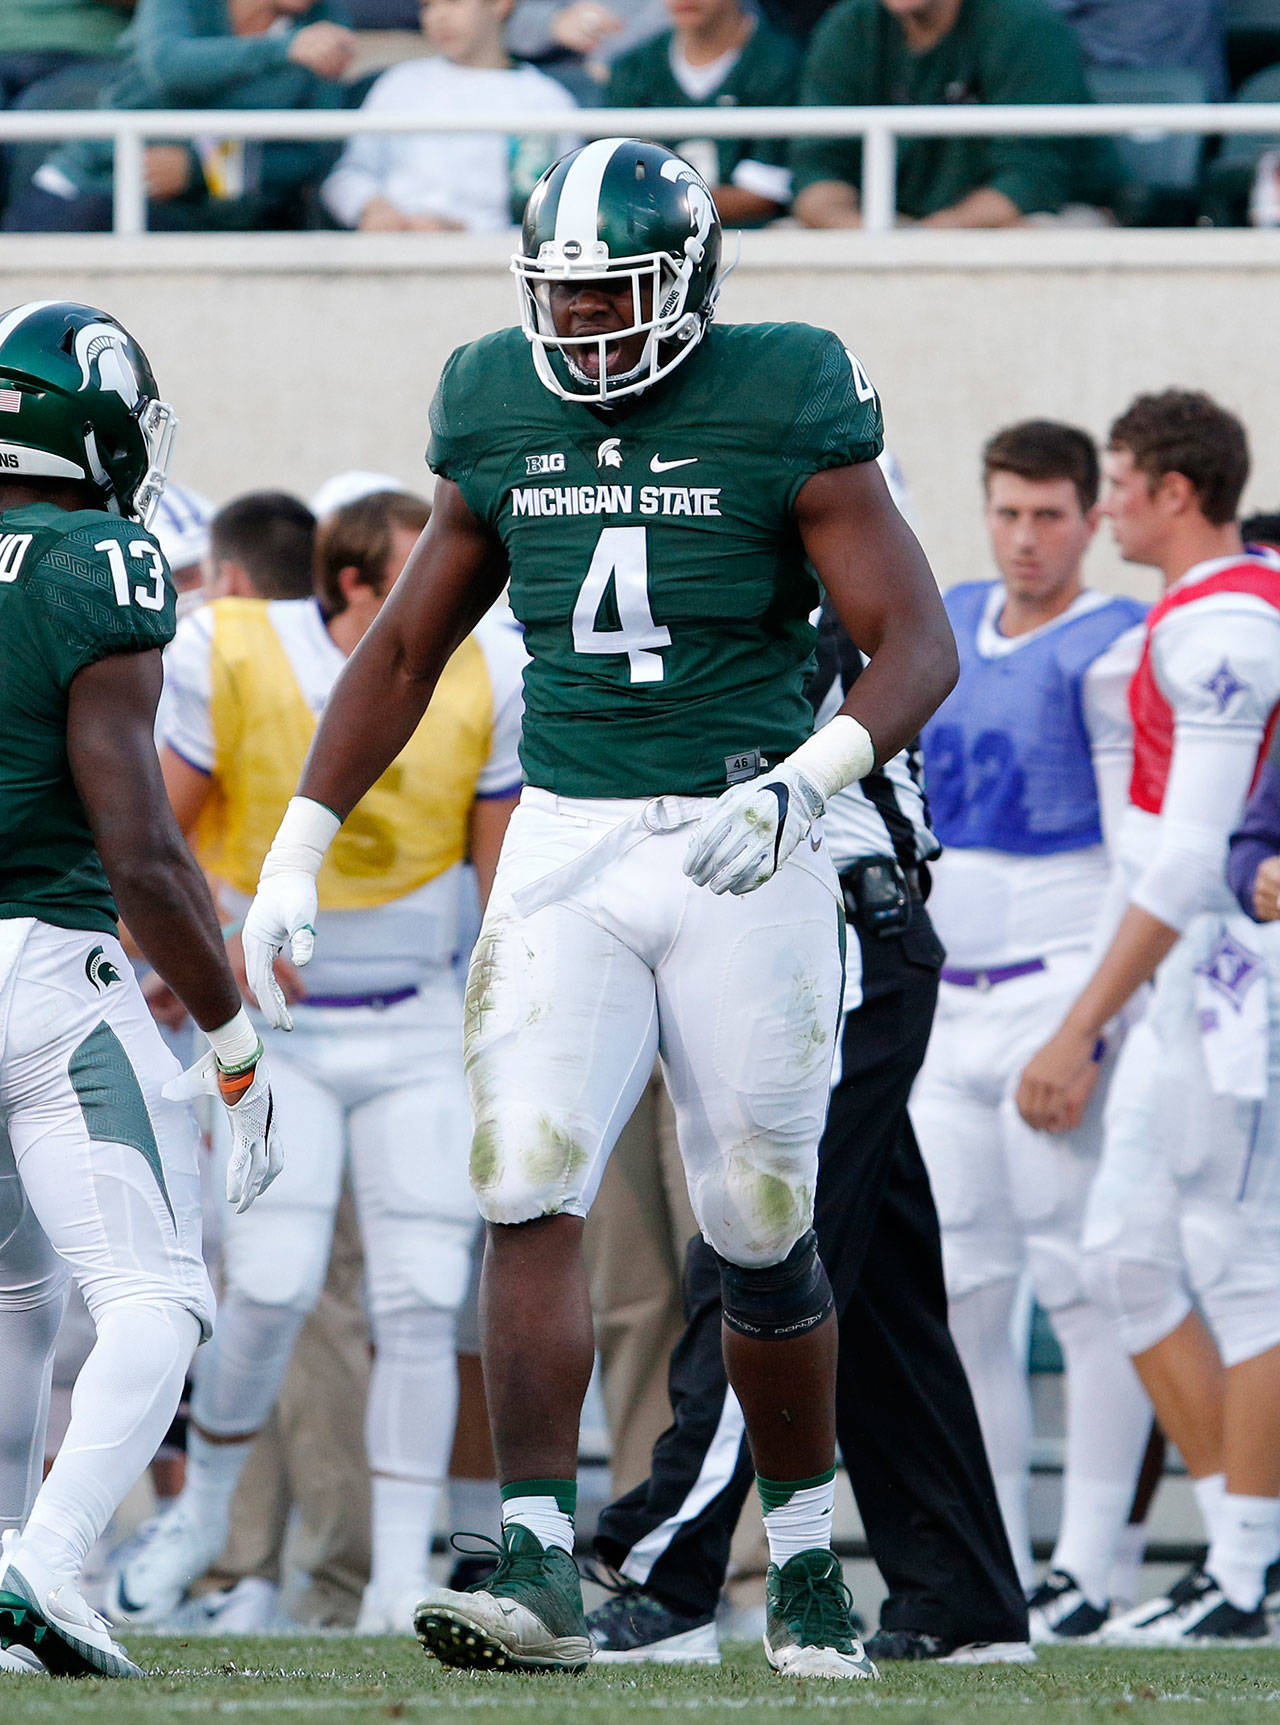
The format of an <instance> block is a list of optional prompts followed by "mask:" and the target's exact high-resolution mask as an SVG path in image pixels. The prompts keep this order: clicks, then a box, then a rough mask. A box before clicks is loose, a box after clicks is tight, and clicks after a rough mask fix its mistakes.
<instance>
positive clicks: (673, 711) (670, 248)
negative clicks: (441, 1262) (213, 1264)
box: [245, 138, 955, 1678]
mask: <svg viewBox="0 0 1280 1725" xmlns="http://www.w3.org/2000/svg"><path fill="white" fill-rule="evenodd" d="M719 260H720V223H719V218H718V216H717V214H716V210H715V205H714V203H713V201H712V199H711V196H710V194H709V192H708V191H707V188H706V186H705V185H704V184H703V182H702V181H701V179H700V178H699V177H698V175H697V174H696V173H695V172H694V171H693V170H692V169H691V168H690V167H689V165H688V164H687V163H685V162H683V161H682V160H681V159H680V158H679V157H678V156H675V155H672V154H671V153H670V152H669V151H667V150H663V149H660V148H658V147H656V146H654V145H651V144H643V143H637V142H635V141H634V140H629V139H616V138H615V139H604V140H601V141H599V142H596V143H592V144H588V145H586V146H585V147H584V148H583V149H581V150H578V151H575V152H574V153H573V154H572V155H569V156H566V157H565V158H563V159H562V160H561V161H560V162H558V163H556V164H555V165H554V166H553V167H552V168H551V169H549V170H548V172H547V174H545V175H544V176H543V179H542V180H541V181H540V182H539V184H538V186H537V187H536V188H535V190H534V193H533V195H532V197H531V199H530V202H529V206H528V211H527V214H526V218H525V226H524V236H523V244H522V247H521V250H520V252H519V253H518V254H517V256H516V258H515V259H514V261H513V268H514V270H515V272H516V275H517V278H518V281H519V284H520V294H521V307H522V323H523V329H522V331H506V332H503V333H502V334H499V335H496V336H491V337H488V338H486V339H485V340H482V341H479V342H475V343H473V344H472V345H470V346H469V347H464V348H462V349H461V350H460V351H459V352H458V353H456V354H455V355H454V356H453V358H452V359H451V360H450V361H449V364H448V366H447V367H446V369H445V373H444V376H443V378H442V380H441V384H440V388H439V391H438V393H437V396H436V400H435V403H434V405H433V407H432V436H431V447H430V451H429V455H428V459H429V461H430V463H431V465H432V466H433V467H434V468H435V470H436V472H437V473H438V474H439V476H440V480H439V484H438V486H437V490H436V503H435V512H434V515H433V517H432V522H431V525H430V526H429V527H428V528H427V530H426V533H425V534H424V536H423V538H422V540H421V541H420V542H419V545H418V547H417V549H416V550H415V552H414V554H413V557H412V558H411V560H410V562H409V564H408V566H407V568H406V571H405V574H404V576H403V577H402V579H401V583H400V585H399V586H398V587H397V589H396V592H395V593H394V594H393V595H392V597H391V599H390V600H389V601H388V603H387V606H386V608H385V609H384V611H383V613H382V615H381V617H380V619H379V621H378V623H377V624H375V626H374V628H373V629H372V630H370V632H369V634H368V635H367V636H366V637H365V640H364V642H363V643H362V644H361V646H360V648H359V649H358V651H357V652H356V653H355V654H354V655H353V657H352V659H351V661H350V663H349V665H348V667H347V670H346V671H345V672H344V674H343V676H342V678H341V679H340V681H339V683H338V685H337V687H336V688H335V690H334V693H333V695H332V696H331V698H330V701H329V704H328V706H327V708H326V711H325V715H324V718H323V720H322V722H321V725H320V729H319V731H318V733H317V736H316V740H315V744H314V746H313V749H312V753H311V756H310V758H309V760H308V763H307V766H306V769H305V770H304V773H303V777H302V782H301V785H300V787H299V789H300V794H299V796H297V797H295V799H294V801H293V803H292V804H291V805H290V808H289V811H288V813H287V814H286V816H285V819H284V821H283V823H282V825H281V828H280V832H279V834H278V835H277V838H276V842H275V844H274V845H273V847H272V850H271V852H270V854H269V856H268V858H267V861H266V863H265V865H264V867H263V872H262V880H261V882H260V884H259V890H258V897H257V898H256V900H255V901H254V905H253V907H252V909H251V911H250V915H249V917H248V919H247V921H246V924H245V952H246V958H247V960H248V963H249V975H250V981H251V983H252V985H253V988H254V992H255V993H256V994H257V996H258V998H259V1000H261V1001H262V1003H263V1006H264V1008H265V1009H266V1011H267V1013H268V1016H269V1017H271V1018H272V1020H273V1022H283V1021H284V1019H285V1017H286V1008H285V1006H284V1002H283V998H282V997H281V996H280V994H279V991H278V990H277V989H276V988H275V985H274V980H273V977H272V973H271V963H272V960H273V957H274V955H275V953H276V952H278V951H279V950H280V949H281V948H282V946H283V945H284V944H285V943H286V942H291V946H292V953H293V957H294V959H295V960H296V961H302V960H305V959H306V958H307V957H308V956H309V951H310V947H311V944H312V939H313V937H312V935H311V932H310V926H311V925H312V924H313V923H314V920H315V911H314V906H315V874H316V871H317V870H318V868H319V865H320V861H321V858H322V856H323V854H324V851H325V848H326V846H327V844H328V843H329V841H330V840H331V838H332V836H333V834H334V833H335V832H336V831H337V829H338V826H339V824H340V821H341V819H342V817H344V816H345V815H346V813H347V812H348V811H349V810H350V809H351V808H352V806H353V805H354V803H355V802H356V800H357V799H358V798H359V796H360V795H361V794H362V793H363V792H364V790H365V789H366V788H367V787H368V785H369V784H370V783H371V782H372V781H373V780H374V779H375V778H376V777H377V776H378V775H379V773H381V772H382V771H383V770H384V769H385V767H386V766H387V764H388V763H389V762H390V761H391V760H392V759H393V758H394V756H395V754H396V752H397V751H398V750H399V749H400V748H401V747H402V746H403V743H404V741H405V739H406V738H407V737H408V736H409V735H410V733H411V731H412V729H413V727H414V725H415V724H416V723H417V720H418V718H419V716H420V715H421V713H422V711H423V709H424V707H425V705H426V703H427V701H428V700H429V698H430V696H431V691H432V688H433V686H434V684H435V681H436V678H437V676H438V675H439V672H440V669H441V667H442V665H443V664H444V662H445V660H446V659H447V657H448V655H449V653H450V651H451V650H452V648H453V647H454V645H455V644H456V643H457V642H458V641H459V640H460V639H461V638H462V636H463V635H464V634H465V632H466V630H467V629H469V628H470V627H471V626H472V624H473V623H474V621H475V620H476V618H478V617H479V616H480V615H481V613H482V612H483V611H484V610H485V609H486V608H487V607H488V606H489V605H490V604H492V603H493V601H494V600H495V599H496V598H497V596H498V594H499V593H500V592H501V590H502V587H503V584H504V582H506V580H507V579H508V577H509V578H510V582H511V602H512V606H513V608H514V610H515V612H516V615H517V616H518V617H519V619H520V621H521V622H522V623H523V625H524V628H525V637H526V644H527V646H528V649H529V652H530V654H531V662H530V664H529V666H528V668H527V669H526V672H525V731H524V744H523V761H524V767H525V773H526V778H527V780H528V785H527V787H526V790H525V792H524V795H523V798H522V800H521V803H520V806H519V808H518V809H517V810H516V812H515V815H514V817H513V819H512V821H511V824H510V827H509V828H508V833H507V839H506V842H505V844H504V846H503V852H502V858H501V862H500V864H499V868H498V874H497V879H496V881H495V884H494V888H493V896H492V898H491V900H490V904H489V908H488V911H487V914H486V917H485V922H484V927H483V929H482V932H481V936H480V939H479V941H478V943H477V946H476V950H475V954H474V957H473V960H472V965H471V972H470V978H469V982H468V990H467V1009H466V1059H467V1068H468V1078H469V1081H470V1086H471V1098H472V1105H473V1110H474V1114H475V1132H474V1138H473V1145H472V1158H471V1178H472V1185H473V1188H474V1190H475V1192H476V1196H477V1199H478V1202H479V1205H480V1210H481V1213H482V1214H483V1216H484V1217H485V1219H486V1221H487V1223H488V1250H487V1254H486V1263H485V1278H484V1289H483V1295H482V1309H483V1325H484V1366H485V1379H486V1384H487V1388H488V1392H489V1400H490V1409H491V1416H492V1420H493V1427H494V1447H495V1452H496V1454H497V1457H498V1463H499V1468H500V1472H501V1478H502V1487H503V1546H502V1552H501V1558H500V1562H499V1564H498V1568H497V1570H496V1572H495V1574H494V1576H493V1577H492V1578H491V1579H490V1580H488V1581H486V1582H485V1583H484V1584H482V1586H480V1587H479V1588H477V1589H475V1590H472V1591H470V1592H468V1593H455V1592H452V1591H450V1590H448V1589H442V1590H438V1591H436V1592H434V1593H432V1594H429V1595H428V1596H427V1597H426V1598H425V1599H424V1600H423V1602H422V1604H421V1605H420V1607H419V1609H418V1613H417V1618H416V1623H417V1628H418V1633H419V1638H420V1639H421V1640H422V1641H423V1643H424V1645H426V1646H427V1647H428V1648H429V1649H430V1650H431V1651H432V1652H433V1653H435V1654H436V1655H437V1656H438V1657H439V1658H441V1659H443V1660H444V1661H445V1662H446V1663H452V1664H460V1665H469V1666H480V1667H485V1666H489V1667H508V1666H509V1667H515V1668H518V1669H532V1668H545V1667H554V1668H559V1669H576V1668H578V1667H580V1666H582V1665H584V1664H585V1663H586V1661H587V1660H588V1658H589V1657H590V1642H589V1640H588V1636H587V1629H586V1624H585V1622H584V1620H583V1616H582V1604H581V1595H580V1592H579V1587H578V1579H577V1574H576V1571H575V1570H574V1568H573V1564H572V1560H571V1557H570V1552H571V1549H572V1544H573V1509H574V1489H575V1488H574V1483H573V1482H574V1476H575V1473H576V1461H577V1436H578V1416H579V1410H580V1407H581V1403H582V1397H583V1393H584V1391H585V1387H586V1383H587V1378H588V1375H589V1373H590V1370H591V1361H592V1335H591V1317H590V1311H589V1308H588V1303H587V1289H586V1281H585V1277H584V1274H583V1269H582V1261H581V1233H582V1218H583V1217H584V1216H585V1214H586V1212H587V1209H588V1206H589V1204H590V1202H591V1199H592V1197H593V1195H594V1193H595V1190H596V1187H597V1185H598V1183H599V1180H600V1175H601V1173H602V1171H603V1167H604V1163H605V1161H606V1159H607V1157H608V1154H609V1151H610V1149H611V1148H612V1145H613V1142H614V1139H615V1138H616V1136H617V1133H618V1131H619V1129H620V1128H621V1126H622V1124H623V1123H624V1122H625V1121H626V1119H627V1117H628V1115H629V1114H630V1113H631V1110H632V1108H633V1106H634V1104H635V1102H636V1100H637V1098H638V1096H639V1094H640V1091H641V1090H642V1089H643V1087H644V1084H645V1082H646V1081H647V1079H648V1076H649V1073H650V1071H651V1068H652V1063H653V1059H654V1056H655V1053H657V1054H660V1055H661V1058H662V1062H663V1066H664V1069H665V1075H666V1081H667V1086H668V1089H669V1091H670V1094H671V1098H672V1101H673V1104H674V1106H675V1111H676V1116H677V1124H678V1131H679V1139H680V1149H681V1155H682V1157H683V1160H684V1164H685V1169H686V1173H687V1177H688V1181H689V1191H690V1198H691V1200H692V1204H693V1208H694V1212H695V1214H696V1216H697V1218H698V1223H699V1226H700V1227H701V1229H702V1232H703V1233H704V1235H705V1236H706V1238H707V1240H708V1241H709V1243H710V1244H711V1245H712V1247H713V1248H714V1249H715V1251H716V1252H717V1254H718V1255H719V1259H720V1265H721V1275H722V1280H723V1289H724V1320H725V1331H724V1337H725V1356H726V1364H727V1368H728V1373H729V1377H730V1380H731V1382H732V1384H733V1387H734V1389H735V1390H736V1392H737V1395H738V1398H739V1400H740V1402H741V1403H742V1407H743V1412H744V1415H745V1418H746V1424H747V1430H748V1433H749V1436H750V1441H751V1447H752V1452H753V1455H754V1458H755V1464H756V1469H757V1473H758V1476H759V1484H760V1495H761V1500H762V1503H763V1505H764V1511H765V1524H766V1528H767V1530H768V1535H769V1545H770V1557H771V1567H770V1570H769V1578H768V1614H767V1617H768V1622H767V1630H766V1635H765V1647H766V1652H767V1654H768V1657H769V1659H770V1662H771V1663H772V1664H773V1665H774V1667H775V1668H776V1669H777V1670H779V1671H782V1672H786V1673H792V1674H796V1675H815V1676H827V1677H851V1678H857V1677H869V1676H873V1675H874V1668H873V1667H872V1666H871V1664H870V1662H869V1661H868V1660H867V1658H866V1656H865V1654H864V1653H863V1651H862V1649H861V1647H860V1646H859V1644H858V1643H857V1641H856V1640H855V1639H854V1637H853V1636H852V1634H851V1632H850V1626H849V1617H848V1595H847V1593H846V1592H845V1590H844V1587H843V1584H842V1581H841V1579H840V1570H839V1565H838V1563H837V1562H836V1560H835V1558H834V1557H833V1556H832V1553H831V1549H830V1527H831V1509H832V1500H833V1479H834V1458H835V1437H834V1418H833V1381H834V1369H835V1350H836V1329H835V1321H834V1318H833V1317H832V1307H831V1292H830V1288H829V1287H828V1284H827V1279H826V1275H825V1272H824V1271H823V1268H822V1265H821V1263H820V1261H819V1259H818V1256H817V1253H816V1251H815V1248H814V1237H813V1232H812V1228H811V1217H812V1204H813V1184H814V1175H815V1172H816V1166H817V1161H816V1147H817V1142H818V1137H819V1134H820V1132H821V1128H822V1123H823V1118H824V1114H825V1110H826V1102H827V1092H828V1083H829V1076H830V1069H831V1055H832V1046H833V1041H834V1034H835V1028H836V1022H837V1016H838V1013H839V1008H840V995H841V935H842V931H843V920H842V910H841V906H840V902H839V894H838V887H837V881H836V875H835V872H834V870H833V868H832V865H831V861H830V858H829V857H828V854H827V851H826V848H825V847H824V845H823V840H822V828H821V824H820V817H821V815H822V812H823V808H824V805H825V801H826V799H827V797H829V796H830V795H832V794H833V793H834V792H835V791H836V790H837V789H839V788H841V787H842V786H844V785H846V784H848V783H850V782H851V781H853V780H854V779H855V778H859V777H861V776H862V775H863V774H865V773H866V772H868V771H869V770H870V768H871V767H872V765H873V763H874V762H875V760H876V759H877V758H879V759H884V758H886V757H887V756H889V755H891V754H893V753H894V752H895V751H896V750H898V749H899V748H901V747H902V745H903V744H904V743H905V742H906V741H907V739H908V738H910V737H912V736H913V735H914V734H915V732H916V730H917V729H918V728H919V726H920V724H921V722H922V721H923V720H924V719H925V718H926V717H927V716H928V715H929V713H930V712H932V710H933V709H934V707H935V706H936V705H937V704H938V702H939V701H940V700H941V699H942V697H943V696H944V695H945V694H946V692H947V690H948V689H949V688H950V687H951V684H952V682H953V680H954V677H955V650H954V643H953V642H952V640H951V634H950V630H949V628H948V625H947V621H946V616H945V613H944V611H943V608H942V604H941V601H940V599H939V597H938V593H937V589H936V587H935V585H934V582H933V579H932V577H931V575H930V572H929V568H928V565H927V563H926V562H925V559H924V556H923V554H922V553H921V551H920V548H919V546H918V545H917V544H916V541H915V539H914V538H913V537H912V535H911V533H910V532H909V530H908V529H907V527H906V526H905V524H904V523H903V521H902V519H901V517H900V516H899V515H898V513H897V511H896V509H895V508H894V507H893V504H892V503H891V501H890V499H889V496H888V492H887V490H886V488H885V485H884V482H883V480H882V478H881V475H880V472H879V469H878V468H877V466H876V463H875V459H874V458H875V456H876V455H877V454H878V452H879V450H880V447H881V430H880V412H879V404H878V402H877V400H876V397H875V392H874V390H873V389H872V387H871V385H870V383H869V382H868V381H867V378H866V376H865V374H864V372H863V370H862V367H861V366H860V365H859V364H858V362H857V361H856V360H855V359H853V358H852V357H851V356H850V355H849V354H848V353H846V351H845V350H844V348H843V347H842V345H841V344H840V342H839V341H838V340H837V339H836V337H835V336H833V335H830V334H828V333H826V332H824V331H821V330H815V329H807V328H804V327H801V326H798V325H793V324H784V325H756V326H742V327H729V328H719V329H713V328H709V325H710V320H711V316H712V313H713V311H714V308H715V302H716V294H717V289H718V285H719V284H718V272H719ZM530 350H531V353H530ZM531 358H532V363H530V359H531ZM814 569H816V571H817V574H818V576H819V577H820V578H821V580H822V582H823V584H824V585H825V587H826V588H827V590H828V591H829V593H830V594H831V597H832V599H833V601H834V603H835V605H836V607H837V609H838V610H839V612H840V614H841V616H842V618H843V620H844V622H845V623H846V625H847V627H848V629H849V632H850V634H851V635H852V636H853V638H854V639H855V640H856V641H857V642H858V643H859V644H860V645H861V646H862V647H864V648H865V649H866V650H867V651H868V652H869V653H870V655H871V658H870V663H869V665H868V667H867V669H866V670H865V671H864V672H863V674H862V676H861V677H860V678H859V680H858V682H857V684H856V685H855V687H854V689H853V691H852V693H851V694H850V696H849V698H848V700H847V701H846V702H845V705H844V708H843V709H842V711H841V713H840V714H839V715H838V716H837V717H836V718H835V719H833V720H832V721H831V722H830V723H829V724H828V725H825V726H824V727H823V728H822V730H820V731H819V732H818V733H817V734H816V735H814V736H809V730H810V724H811V721H810V718H809V715H808V712H807V709H806V707H805V704H804V700H803V681H804V674H805V669H806V666H807V664H808V662H809V657H810V651H811V648H812V645H813V639H814V637H813V631H812V629H811V628H810V626H809V623H808V615H809V612H810V611H811V610H812V609H813V607H814V605H815V602H816V600H817V596H818V587H817V584H816V582H815V579H814V575H813V570H814ZM708 888H709V889H710V890H707V889H708Z"/></svg>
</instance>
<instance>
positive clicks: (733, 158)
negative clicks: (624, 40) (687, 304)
mask: <svg viewBox="0 0 1280 1725" xmlns="http://www.w3.org/2000/svg"><path fill="white" fill-rule="evenodd" d="M666 5H667V12H668V13H669V15H670V17H671V21H672V24H673V25H674V26H675V27H674V29H671V30H664V31H663V32H662V34H661V35H659V36H652V37H650V39H649V40H648V41H647V42H643V43H641V45H640V46H639V47H638V48H633V49H631V51H630V53H628V54H624V55H623V56H622V58H621V59H620V60H616V61H615V62H614V65H613V71H612V72H611V73H610V76H609V87H608V93H607V100H608V102H609V103H610V104H611V105H612V106H613V107H615V108H731V107H739V106H740V107H746V108H750V107H759V108H771V107H784V106H789V105H790V104H791V103H792V102H794V101H795V99H796V84H797V79H798V74H799V69H800V59H799V55H798V54H797V52H796V50H795V49H794V48H793V46H792V45H791V43H790V41H789V40H788V39H787V37H785V36H783V35H781V34H780V33H779V32H778V31H777V30H775V29H774V28H773V26H772V25H771V24H767V23H766V22H765V20H764V19H763V18H761V17H759V16H758V15H757V14H756V12H755V11H754V10H753V8H752V7H751V5H750V4H749V0H748V3H747V4H744V3H743V0H666ZM673 147H674V148H675V149H677V150H678V151H679V152H680V154H681V155H682V156H684V157H685V159H686V160H687V161H690V162H692V163H693V165H694V167H695V168H697V170H698V172H699V173H700V174H701V175H702V177H703V179H704V180H706V182H707V184H708V185H709V186H710V187H711V188H712V190H713V191H714V193H715V200H716V207H717V208H718V209H719V211H720V217H721V220H722V221H723V222H724V223H725V225H726V226H727V227H738V228H747V227H757V226H759V224H760V223H761V222H767V221H772V220H773V218H774V217H775V216H780V215H782V214H783V212H784V211H785V209H786V206H787V205H788V204H789V203H790V201H791V174H790V171H789V169H788V167H787V165H786V163H787V145H786V142H785V140H783V139H779V138H751V139H748V138H722V139H720V140H719V141H718V142H717V141H713V140H712V139H710V138H691V139H688V140H686V141H685V142H683V143H679V144H676V145H674V146H673Z"/></svg>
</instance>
